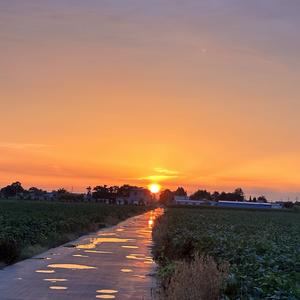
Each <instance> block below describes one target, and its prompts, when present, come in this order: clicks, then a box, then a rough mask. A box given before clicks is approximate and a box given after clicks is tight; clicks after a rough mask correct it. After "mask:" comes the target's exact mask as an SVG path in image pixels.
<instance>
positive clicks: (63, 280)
mask: <svg viewBox="0 0 300 300" xmlns="http://www.w3.org/2000/svg"><path fill="white" fill-rule="evenodd" d="M44 281H49V282H52V283H56V282H65V281H68V279H64V278H46V279H44Z"/></svg>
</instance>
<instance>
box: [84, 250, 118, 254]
mask: <svg viewBox="0 0 300 300" xmlns="http://www.w3.org/2000/svg"><path fill="white" fill-rule="evenodd" d="M84 252H86V253H99V254H113V252H111V251H100V250H85V251H84Z"/></svg>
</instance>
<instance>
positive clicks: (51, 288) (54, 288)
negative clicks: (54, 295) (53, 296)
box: [49, 286, 68, 290]
mask: <svg viewBox="0 0 300 300" xmlns="http://www.w3.org/2000/svg"><path fill="white" fill-rule="evenodd" d="M49 289H50V290H67V289H68V288H67V287H66V286H49Z"/></svg>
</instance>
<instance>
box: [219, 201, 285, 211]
mask: <svg viewBox="0 0 300 300" xmlns="http://www.w3.org/2000/svg"><path fill="white" fill-rule="evenodd" d="M215 206H217V207H233V208H250V209H251V208H252V209H280V208H282V206H281V205H280V204H276V203H260V202H239V201H219V202H216V204H215Z"/></svg>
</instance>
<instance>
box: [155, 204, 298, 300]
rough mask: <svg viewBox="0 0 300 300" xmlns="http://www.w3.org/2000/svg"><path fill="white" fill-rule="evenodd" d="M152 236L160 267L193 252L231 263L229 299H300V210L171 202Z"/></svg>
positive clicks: (226, 289)
mask: <svg viewBox="0 0 300 300" xmlns="http://www.w3.org/2000/svg"><path fill="white" fill-rule="evenodd" d="M153 237H154V243H155V246H154V250H153V252H154V255H155V259H156V261H158V263H159V264H160V266H161V270H164V269H167V270H168V268H169V266H170V265H171V264H172V263H174V262H175V261H180V260H191V259H192V257H193V255H194V254H195V253H199V254H200V255H204V256H209V257H212V258H213V259H214V260H215V261H216V262H217V263H218V264H221V263H228V264H229V276H228V278H227V283H226V288H224V290H223V291H222V294H223V296H222V297H223V298H225V299H226V298H227V299H300V214H299V213H292V212H266V211H245V210H232V209H231V210H230V209H205V208H199V209H191V208H190V209H189V208H170V209H168V210H167V212H166V213H165V215H164V216H162V217H161V219H159V220H158V222H157V223H156V226H155V228H154V232H153ZM169 269H170V268H169ZM169 276H172V274H171V273H170V274H169Z"/></svg>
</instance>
